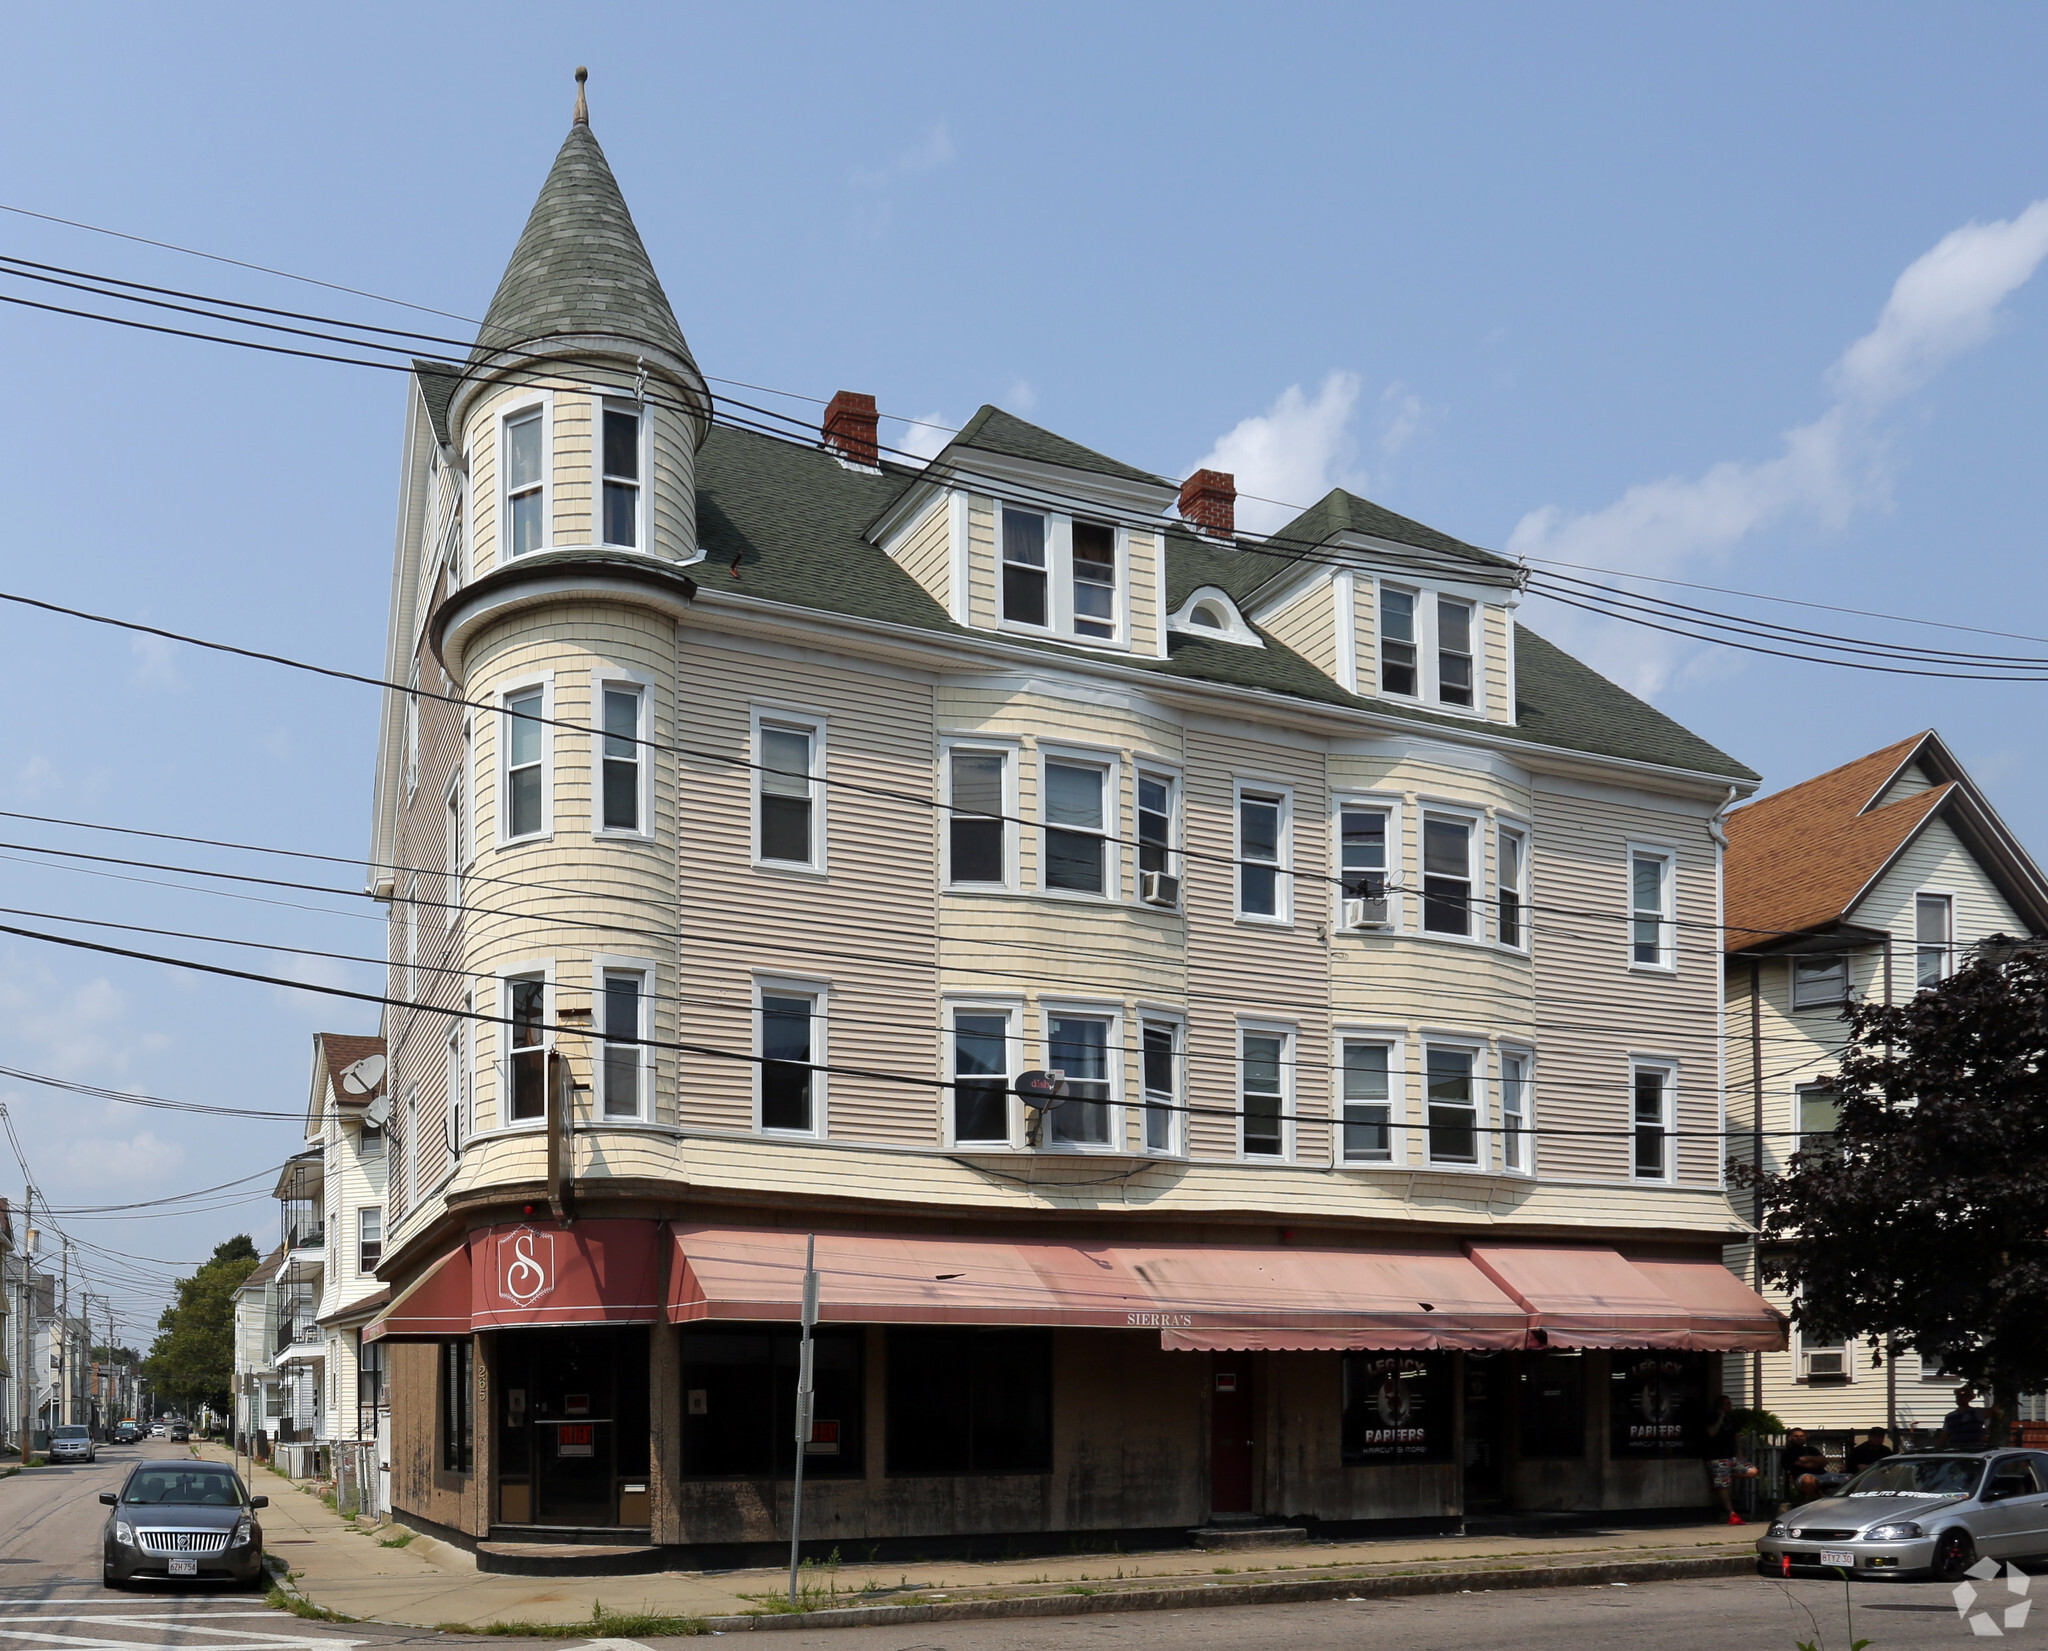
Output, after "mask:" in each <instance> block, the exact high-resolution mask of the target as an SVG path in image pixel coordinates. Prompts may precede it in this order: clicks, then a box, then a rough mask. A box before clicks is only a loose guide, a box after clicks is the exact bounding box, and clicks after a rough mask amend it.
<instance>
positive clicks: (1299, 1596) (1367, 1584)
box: [704, 1554, 1756, 1634]
mask: <svg viewBox="0 0 2048 1651" xmlns="http://www.w3.org/2000/svg"><path fill="white" fill-rule="evenodd" d="M1755 1570H1756V1556H1755V1555H1754V1554H1724V1555H1714V1556H1712V1557H1709V1558H1702V1559H1649V1560H1614V1561H1611V1562H1608V1563H1604V1564H1593V1565H1544V1566H1528V1567H1523V1568H1519V1569H1514V1570H1471V1571H1426V1572H1413V1573H1410V1574H1408V1575H1405V1576H1366V1577H1313V1578H1303V1579H1302V1580H1301V1581H1299V1582H1251V1583H1221V1584H1213V1585H1207V1584H1205V1585H1199V1586H1196V1587H1192V1588H1189V1587H1181V1586H1176V1587H1172V1588H1105V1589H1104V1590H1103V1591H1102V1592H1100V1593H1093V1594H1064V1593H1063V1594H1031V1595H1026V1596H1024V1597H1021V1598H1010V1599H959V1600H946V1601H944V1602H942V1603H939V1604H934V1605H859V1606H849V1607H845V1608H842V1609H838V1610H827V1611H805V1612H791V1613H789V1614H787V1615H782V1614H777V1615H773V1616H744V1617H707V1618H705V1619H704V1621H705V1626H706V1627H708V1628H711V1629H714V1630H716V1631H718V1632H720V1633H726V1634H731V1633H751V1632H754V1631H757V1630H772V1629H779V1628H867V1627H883V1626H896V1625H908V1624H911V1623H921V1622H967V1621H973V1620H976V1619H979V1618H987V1617H1076V1616H1093V1615H1095V1614H1096V1613H1098V1612H1104V1611H1182V1610H1188V1609H1191V1608H1199V1607H1203V1606H1212V1605H1297V1604H1303V1603H1310V1602H1315V1601H1321V1600H1332V1599H1398V1598H1401V1597H1402V1596H1404V1595H1415V1594H1458V1593H1466V1592H1471V1593H1479V1592H1481V1591H1483V1590H1493V1589H1508V1588H1601V1587H1608V1586H1611V1585H1613V1584H1615V1583H1637V1582H1690V1581H1695V1580H1698V1579H1701V1578H1705V1577H1722V1576H1747V1575H1751V1574H1753V1573H1754V1572H1755Z"/></svg>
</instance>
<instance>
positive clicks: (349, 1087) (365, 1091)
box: [336, 1055, 389, 1096]
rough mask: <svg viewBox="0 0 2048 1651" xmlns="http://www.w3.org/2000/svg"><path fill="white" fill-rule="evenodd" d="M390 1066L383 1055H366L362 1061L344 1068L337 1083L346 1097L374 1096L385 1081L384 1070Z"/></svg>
mask: <svg viewBox="0 0 2048 1651" xmlns="http://www.w3.org/2000/svg"><path fill="white" fill-rule="evenodd" d="M388 1064H389V1063H388V1062H387V1061H386V1060H385V1059H384V1057H383V1056H382V1055H365V1056H364V1057H363V1058H362V1059H361V1060H359V1061H356V1062H353V1063H352V1064H350V1065H348V1066H344V1067H343V1068H342V1069H341V1076H340V1077H339V1078H338V1079H337V1080H336V1082H337V1083H339V1084H340V1086H341V1092H342V1093H343V1094H344V1095H356V1096H362V1095H374V1094H375V1093H376V1092H377V1086H378V1085H379V1084H381V1083H383V1081H384V1068H385V1067H386V1066H387V1065H388Z"/></svg>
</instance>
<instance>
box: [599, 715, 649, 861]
mask: <svg viewBox="0 0 2048 1651" xmlns="http://www.w3.org/2000/svg"><path fill="white" fill-rule="evenodd" d="M596 688H597V700H598V711H599V715H600V716H602V717H603V719H604V734H603V737H602V742H601V743H602V746H603V750H602V752H601V754H600V756H599V758H598V763H599V773H598V775H597V781H598V784H597V796H596V797H595V798H594V799H593V801H594V803H595V812H596V814H597V818H596V820H594V821H593V822H592V828H593V830H595V831H597V832H600V833H603V834H607V835H617V836H635V837H644V836H646V835H647V833H648V830H649V827H650V824H651V822H650V820H649V818H648V814H649V809H648V786H647V775H648V771H649V769H650V768H651V767H652V764H650V763H649V762H648V761H647V747H646V746H645V745H644V744H643V743H642V742H643V741H644V740H645V739H646V738H647V690H646V689H645V688H643V687H641V686H640V684H639V683H637V682H599V683H598V684H596Z"/></svg>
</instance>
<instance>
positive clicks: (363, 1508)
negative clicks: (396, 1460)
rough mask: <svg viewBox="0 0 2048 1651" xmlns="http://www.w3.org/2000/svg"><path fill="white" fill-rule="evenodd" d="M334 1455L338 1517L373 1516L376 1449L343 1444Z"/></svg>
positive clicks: (372, 1445)
mask: <svg viewBox="0 0 2048 1651" xmlns="http://www.w3.org/2000/svg"><path fill="white" fill-rule="evenodd" d="M331 1448H332V1449H333V1452H334V1505H335V1507H336V1508H337V1509H338V1510H339V1511H340V1512H342V1513H361V1514H375V1513H376V1512H377V1445H376V1441H374V1440H370V1441H367V1442H365V1443H361V1444H356V1443H351V1442H349V1441H347V1440H343V1441H342V1442H340V1443H338V1444H336V1445H334V1446H333V1447H331Z"/></svg>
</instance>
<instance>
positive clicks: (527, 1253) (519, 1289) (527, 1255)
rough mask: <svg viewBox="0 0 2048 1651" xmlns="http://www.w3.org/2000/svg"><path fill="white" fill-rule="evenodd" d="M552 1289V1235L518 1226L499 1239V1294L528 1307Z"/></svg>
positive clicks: (553, 1281)
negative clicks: (514, 1230) (513, 1231)
mask: <svg viewBox="0 0 2048 1651" xmlns="http://www.w3.org/2000/svg"><path fill="white" fill-rule="evenodd" d="M554 1287H555V1235H554V1234H553V1233H537V1232H535V1231H534V1230H533V1229H532V1228H531V1227H521V1228H520V1229H519V1230H518V1231H517V1232H515V1233H506V1234H504V1235H503V1236H502V1237H500V1238H499V1240H498V1293H499V1294H500V1295H501V1296H503V1297H504V1298H505V1299H506V1300H507V1301H509V1302H511V1303H512V1304H513V1305H514V1306H518V1307H531V1306H532V1305H533V1304H534V1303H535V1302H536V1301H538V1300H540V1298H541V1297H542V1296H544V1295H546V1294H547V1293H548V1292H549V1291H550V1290H552V1289H553V1288H554Z"/></svg>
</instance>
